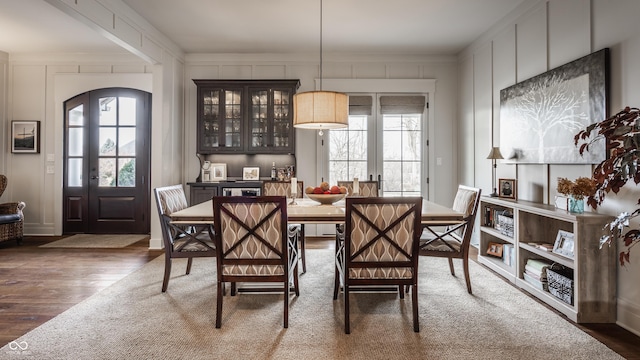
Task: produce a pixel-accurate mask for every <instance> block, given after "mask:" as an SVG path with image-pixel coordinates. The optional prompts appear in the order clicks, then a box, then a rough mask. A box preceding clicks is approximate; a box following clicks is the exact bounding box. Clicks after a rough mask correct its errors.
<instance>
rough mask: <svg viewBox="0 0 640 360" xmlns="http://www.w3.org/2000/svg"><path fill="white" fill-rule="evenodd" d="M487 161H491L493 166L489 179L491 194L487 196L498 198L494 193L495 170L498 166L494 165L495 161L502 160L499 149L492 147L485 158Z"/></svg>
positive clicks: (496, 193) (495, 192)
mask: <svg viewBox="0 0 640 360" xmlns="http://www.w3.org/2000/svg"><path fill="white" fill-rule="evenodd" d="M487 159H491V164H492V166H493V176H492V178H491V186H493V192H492V193H491V194H490V195H489V196H491V197H496V196H498V192H497V191H496V168H497V167H498V164H497V163H496V160H500V159H504V158H503V157H502V154H501V153H500V148H499V147H492V148H491V151H490V152H489V155H488V156H487Z"/></svg>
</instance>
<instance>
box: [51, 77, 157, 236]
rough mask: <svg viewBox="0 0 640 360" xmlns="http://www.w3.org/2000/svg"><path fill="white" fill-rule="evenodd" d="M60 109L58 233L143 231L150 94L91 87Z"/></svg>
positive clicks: (146, 226) (147, 199) (145, 228)
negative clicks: (60, 210) (60, 212)
mask: <svg viewBox="0 0 640 360" xmlns="http://www.w3.org/2000/svg"><path fill="white" fill-rule="evenodd" d="M64 114H65V115H64V117H65V121H64V126H65V127H64V134H65V137H64V172H63V174H64V175H63V224H62V227H63V233H65V234H70V233H94V234H100V233H114V234H115V233H137V234H145V233H148V232H149V229H150V221H149V208H150V206H149V205H150V192H151V188H150V181H149V177H150V173H151V171H150V157H151V144H150V138H151V136H150V135H151V94H149V93H147V92H144V91H140V90H135V89H128V88H106V89H99V90H93V91H89V92H86V93H83V94H80V95H77V96H75V97H73V98H71V99H69V100H67V101H65V102H64Z"/></svg>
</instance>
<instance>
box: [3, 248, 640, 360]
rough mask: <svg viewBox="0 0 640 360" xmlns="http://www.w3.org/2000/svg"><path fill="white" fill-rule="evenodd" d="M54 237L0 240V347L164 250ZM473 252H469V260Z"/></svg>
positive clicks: (619, 348)
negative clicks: (88, 245) (67, 243)
mask: <svg viewBox="0 0 640 360" xmlns="http://www.w3.org/2000/svg"><path fill="white" fill-rule="evenodd" d="M58 239H60V237H27V238H25V239H24V242H23V245H21V246H17V245H16V244H15V242H3V243H0V346H4V345H6V344H8V343H9V342H11V341H13V340H15V339H16V338H18V337H20V336H22V335H24V334H25V333H27V332H29V331H30V330H32V329H34V328H36V327H38V326H40V325H41V324H43V323H45V322H46V321H48V320H50V319H52V318H53V317H55V316H57V315H58V314H60V313H62V312H64V311H65V310H67V309H69V308H70V307H72V306H73V305H75V304H77V303H79V302H81V301H82V300H84V299H86V298H88V297H89V296H91V295H93V294H95V293H97V292H99V291H101V290H102V289H104V288H106V287H108V286H110V285H111V284H113V283H114V282H116V281H118V280H120V279H122V278H124V277H125V276H127V275H129V274H130V273H132V272H133V271H135V270H137V269H138V268H140V267H142V266H144V265H145V264H146V263H147V262H149V261H150V260H153V259H155V258H156V257H158V256H160V255H162V254H163V252H162V251H159V250H149V249H148V240H147V239H145V240H141V241H139V242H137V243H135V244H133V245H131V246H128V247H126V248H120V249H68V248H66V249H62V248H40V247H39V246H40V245H42V244H46V243H49V242H51V241H55V240H58ZM333 246H334V240H331V239H326V238H312V239H308V240H307V249H328V248H333ZM476 255H477V254H475V253H472V258H475V256H476ZM472 281H473V280H472ZM523 293H525V292H523ZM525 294H526V293H525ZM532 298H533V299H535V297H532ZM540 303H541V304H542V305H544V306H546V305H545V304H544V303H542V302H540ZM550 309H551V308H550ZM552 310H553V309H552ZM554 311H555V310H554ZM558 315H559V316H563V315H561V314H560V313H558ZM567 321H569V320H567ZM574 325H575V326H577V327H578V328H580V329H581V330H583V331H585V332H586V333H588V334H589V335H591V336H593V337H594V338H596V339H598V340H599V341H600V342H602V343H604V344H605V345H607V346H608V347H609V348H611V349H612V350H614V351H615V352H617V353H618V354H620V355H621V356H623V357H624V358H626V359H633V360H640V337H638V336H636V335H635V334H633V333H631V332H629V331H627V330H625V329H623V328H621V327H620V326H617V325H616V324H574Z"/></svg>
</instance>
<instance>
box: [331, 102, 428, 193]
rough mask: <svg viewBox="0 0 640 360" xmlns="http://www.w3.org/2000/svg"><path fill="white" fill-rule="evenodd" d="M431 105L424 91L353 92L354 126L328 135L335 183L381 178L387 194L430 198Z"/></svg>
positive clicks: (350, 122) (378, 179)
mask: <svg viewBox="0 0 640 360" xmlns="http://www.w3.org/2000/svg"><path fill="white" fill-rule="evenodd" d="M425 106H426V97H425V96H424V95H383V94H382V95H381V94H373V95H350V96H349V108H350V110H349V127H348V128H346V129H336V130H330V131H329V135H328V137H329V141H328V143H329V149H328V169H329V171H328V172H329V183H331V184H335V183H337V181H339V180H352V179H353V178H354V177H357V178H358V179H359V180H377V181H379V188H380V189H381V195H382V196H424V197H425V198H426V197H427V194H428V192H427V181H428V176H427V173H426V169H428V167H427V164H426V159H427V156H426V149H427V148H426V139H427V134H426V130H427V120H426V111H425ZM321 151H322V150H321Z"/></svg>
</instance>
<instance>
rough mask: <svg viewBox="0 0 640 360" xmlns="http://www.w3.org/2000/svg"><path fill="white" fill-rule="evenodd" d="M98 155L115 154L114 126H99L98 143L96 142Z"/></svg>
mask: <svg viewBox="0 0 640 360" xmlns="http://www.w3.org/2000/svg"><path fill="white" fill-rule="evenodd" d="M98 149H100V150H99V154H100V156H114V155H116V128H115V127H101V128H100V144H98Z"/></svg>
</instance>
